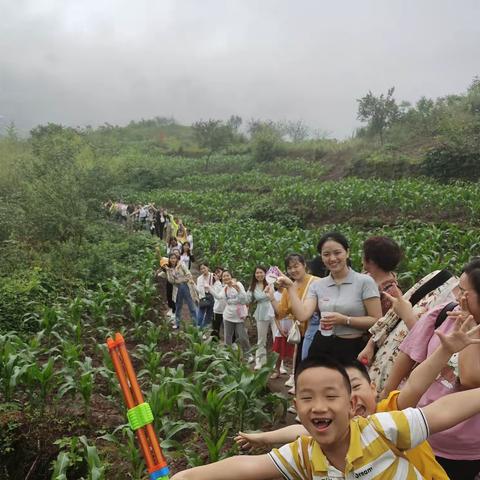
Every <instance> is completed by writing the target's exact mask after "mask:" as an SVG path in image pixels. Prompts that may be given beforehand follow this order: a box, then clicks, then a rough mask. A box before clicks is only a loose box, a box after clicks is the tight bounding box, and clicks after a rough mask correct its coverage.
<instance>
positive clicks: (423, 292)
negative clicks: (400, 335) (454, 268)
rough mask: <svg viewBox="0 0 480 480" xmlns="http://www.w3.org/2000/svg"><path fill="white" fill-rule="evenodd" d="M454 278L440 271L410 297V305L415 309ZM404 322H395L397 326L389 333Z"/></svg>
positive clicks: (447, 272)
mask: <svg viewBox="0 0 480 480" xmlns="http://www.w3.org/2000/svg"><path fill="white" fill-rule="evenodd" d="M452 277H453V274H452V273H451V272H449V271H448V270H440V271H439V272H438V273H437V274H436V275H435V276H434V277H432V278H431V279H430V280H428V281H427V282H425V283H424V284H423V285H421V286H420V287H418V289H417V290H415V291H414V292H413V293H412V295H411V296H410V303H411V304H412V307H414V306H415V305H416V304H417V303H418V302H419V301H420V300H421V299H422V298H423V297H425V296H427V295H428V294H429V293H430V292H433V291H434V290H436V289H437V288H439V287H441V286H442V285H443V284H444V283H446V282H448V280H450V279H451V278H452ZM401 321H402V319H401V318H398V320H397V321H396V322H395V325H392V327H391V328H390V329H389V331H388V333H390V332H392V331H393V330H395V329H396V328H397V326H398V325H399V323H400V322H401Z"/></svg>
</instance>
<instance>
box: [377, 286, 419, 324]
mask: <svg viewBox="0 0 480 480" xmlns="http://www.w3.org/2000/svg"><path fill="white" fill-rule="evenodd" d="M382 295H383V296H384V297H385V298H386V299H387V300H388V301H389V302H391V304H392V308H393V311H394V312H395V313H396V314H397V315H398V316H399V317H400V318H403V319H405V318H409V317H411V316H412V315H413V307H412V304H411V303H410V301H409V300H407V299H406V298H405V297H404V296H403V295H399V296H398V297H397V296H395V297H394V296H393V295H390V294H389V293H387V292H382Z"/></svg>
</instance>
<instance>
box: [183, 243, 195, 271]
mask: <svg viewBox="0 0 480 480" xmlns="http://www.w3.org/2000/svg"><path fill="white" fill-rule="evenodd" d="M180 251H181V254H180V260H181V261H182V262H183V263H184V264H185V266H186V267H187V268H188V269H189V270H191V268H192V262H194V261H195V259H194V257H193V255H192V250H191V249H190V244H189V243H188V242H184V243H183V244H182V247H181V250H180Z"/></svg>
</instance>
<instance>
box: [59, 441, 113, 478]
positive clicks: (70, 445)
mask: <svg viewBox="0 0 480 480" xmlns="http://www.w3.org/2000/svg"><path fill="white" fill-rule="evenodd" d="M55 443H56V444H57V445H59V446H60V449H61V451H60V453H59V454H58V457H57V459H56V460H55V461H54V462H53V464H52V468H53V472H52V477H51V480H66V479H67V478H68V477H67V473H68V470H69V469H70V468H71V467H77V466H79V465H81V464H82V463H83V464H85V465H86V467H87V468H86V471H87V478H86V479H84V477H82V479H81V480H105V469H106V465H105V464H103V462H102V461H101V460H100V457H99V456H98V451H97V448H96V447H95V445H91V444H90V443H89V442H88V439H87V437H85V435H82V436H80V437H65V438H62V439H60V440H57V441H56V442H55Z"/></svg>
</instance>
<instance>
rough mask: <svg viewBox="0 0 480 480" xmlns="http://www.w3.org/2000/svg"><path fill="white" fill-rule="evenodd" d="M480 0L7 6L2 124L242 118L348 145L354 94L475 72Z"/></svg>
mask: <svg viewBox="0 0 480 480" xmlns="http://www.w3.org/2000/svg"><path fill="white" fill-rule="evenodd" d="M479 20H480V2H478V1H476V0H463V1H462V2H456V1H453V0H422V1H417V0H389V1H388V2H385V1H382V0H362V1H357V0H343V1H337V2H331V1H324V0H301V1H298V2H293V1H286V0H262V1H260V2H259V1H258V0H202V1H197V0H162V1H154V0H138V1H137V2H135V3H134V2H130V1H127V0H115V1H114V0H103V1H102V0H97V1H94V0H84V1H83V2H76V1H73V0H17V1H15V2H12V1H11V0H0V51H1V63H0V115H3V117H4V118H0V126H1V125H2V124H5V122H7V121H11V120H13V121H15V123H16V124H17V125H18V126H20V127H21V128H24V129H28V128H30V127H32V126H34V125H37V124H39V123H46V122H48V121H54V122H61V123H64V124H68V125H85V124H91V125H98V124H101V123H103V122H110V123H118V124H124V123H126V122H128V121H129V120H131V119H139V118H149V117H153V116H156V115H159V116H170V115H173V116H174V117H175V118H176V119H177V120H178V121H180V122H183V123H190V122H192V121H194V120H197V119H199V118H209V117H215V118H218V117H220V118H225V117H228V116H229V115H230V114H232V113H236V114H239V115H241V116H242V117H244V118H245V119H248V118H251V117H261V118H273V119H278V120H280V119H299V118H301V119H303V120H304V121H305V122H307V123H308V124H309V125H311V126H312V127H315V128H319V129H322V130H327V131H330V132H332V133H333V134H334V135H336V136H345V135H349V134H350V133H351V132H352V130H353V129H354V128H355V126H356V125H358V122H357V121H356V120H355V117H356V106H357V104H356V101H355V99H356V98H359V97H361V96H362V95H364V94H365V93H366V92H367V91H368V90H369V89H371V90H373V91H374V92H378V93H379V92H384V91H386V90H387V89H388V88H389V87H390V86H392V85H395V86H396V92H397V94H396V95H397V98H398V99H402V100H403V99H405V100H410V101H415V100H417V99H418V98H419V97H420V96H422V95H427V96H430V97H436V96H441V95H445V94H448V93H458V92H460V91H463V90H465V88H466V87H467V86H468V84H469V83H470V81H471V79H472V78H473V76H474V75H477V74H480V64H479V61H478V59H479V58H480V35H479V34H480V21H479Z"/></svg>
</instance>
